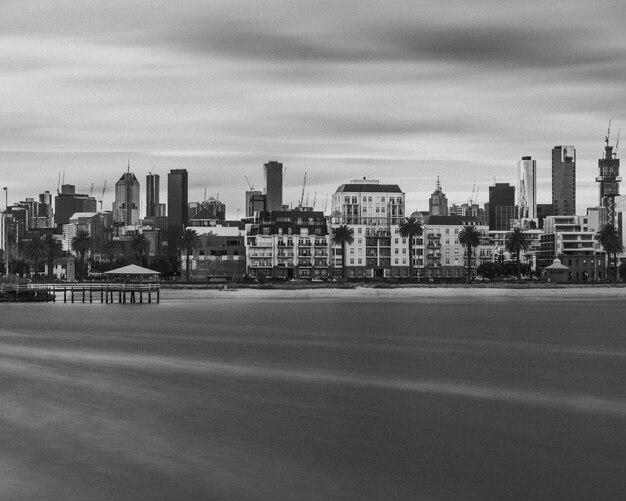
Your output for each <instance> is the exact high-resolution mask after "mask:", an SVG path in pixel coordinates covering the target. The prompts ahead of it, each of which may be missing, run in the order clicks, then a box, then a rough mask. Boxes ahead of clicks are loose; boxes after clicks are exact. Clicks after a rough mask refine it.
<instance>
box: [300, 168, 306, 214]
mask: <svg viewBox="0 0 626 501" xmlns="http://www.w3.org/2000/svg"><path fill="white" fill-rule="evenodd" d="M305 188H306V172H305V173H304V182H303V183H302V194H301V195H300V207H302V204H303V203H304V189H305Z"/></svg>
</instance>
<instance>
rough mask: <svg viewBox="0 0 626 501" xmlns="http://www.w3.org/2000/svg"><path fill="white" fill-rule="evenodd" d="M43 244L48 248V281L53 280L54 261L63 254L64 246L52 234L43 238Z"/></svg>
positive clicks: (47, 234)
mask: <svg viewBox="0 0 626 501" xmlns="http://www.w3.org/2000/svg"><path fill="white" fill-rule="evenodd" d="M43 243H44V245H45V248H46V261H47V265H48V280H52V268H53V267H54V260H55V259H56V258H57V257H60V256H61V255H62V254H63V244H62V243H61V241H60V240H59V239H58V238H57V237H56V236H55V235H54V234H52V233H46V234H45V235H44V236H43Z"/></svg>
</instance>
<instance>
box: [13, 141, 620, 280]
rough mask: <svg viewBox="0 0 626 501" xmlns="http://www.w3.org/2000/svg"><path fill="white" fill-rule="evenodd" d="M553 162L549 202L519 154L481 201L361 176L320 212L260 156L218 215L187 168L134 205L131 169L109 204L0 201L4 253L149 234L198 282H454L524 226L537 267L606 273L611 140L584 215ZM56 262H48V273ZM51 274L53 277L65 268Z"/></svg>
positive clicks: (563, 164)
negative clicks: (189, 233) (233, 212)
mask: <svg viewBox="0 0 626 501" xmlns="http://www.w3.org/2000/svg"><path fill="white" fill-rule="evenodd" d="M551 170H552V191H551V195H552V199H551V201H550V202H549V203H539V200H538V196H537V163H536V161H535V160H533V159H532V158H531V157H530V156H523V157H522V158H521V159H520V160H519V161H518V162H517V183H516V185H510V184H509V183H496V182H495V181H494V184H493V185H492V186H489V187H488V193H489V200H488V202H487V203H486V204H484V206H482V207H481V206H479V204H478V203H477V202H476V199H477V194H478V190H477V187H476V185H474V188H473V190H472V195H471V196H470V198H469V200H468V201H467V202H464V203H460V204H455V203H452V204H450V203H449V201H448V197H447V196H446V194H445V192H444V188H443V187H442V184H441V182H440V180H439V178H438V177H437V178H436V182H435V189H434V191H433V192H432V194H431V196H430V198H429V200H428V210H408V211H407V207H406V194H405V192H404V191H403V190H402V189H401V188H400V186H398V185H397V184H385V183H383V182H381V181H379V180H376V179H370V178H362V179H357V180H352V181H349V182H346V183H345V184H342V185H340V186H339V187H337V189H336V191H335V193H334V194H333V195H332V197H331V206H330V210H328V211H327V207H325V209H324V210H323V211H322V210H315V208H314V205H315V204H313V206H308V203H305V200H304V197H301V199H300V203H299V204H298V206H297V207H290V206H287V205H285V204H284V201H283V177H284V168H283V164H282V163H280V162H278V161H268V162H267V163H265V164H264V165H263V178H264V187H263V190H260V189H255V188H254V186H253V185H252V184H250V183H249V182H248V184H249V190H246V191H245V194H244V195H245V214H242V215H243V216H244V217H242V218H241V219H236V220H227V218H226V206H225V204H224V203H223V202H221V201H220V200H219V199H218V197H208V198H207V197H206V192H205V200H202V201H189V200H188V191H189V190H188V187H189V177H188V172H187V171H186V170H185V169H172V170H171V171H170V172H169V173H168V176H167V203H162V202H161V200H160V176H159V175H158V174H153V173H152V172H150V173H148V174H147V175H146V178H145V196H144V197H143V200H144V201H145V206H144V207H142V206H141V200H142V197H141V184H140V182H139V179H138V177H137V176H136V175H135V174H134V173H133V172H131V170H130V165H129V166H128V167H127V169H126V172H124V173H123V174H122V175H121V177H120V178H119V180H118V181H117V182H116V183H115V200H114V202H113V206H112V208H111V210H104V209H103V207H102V197H103V196H104V192H105V190H106V181H105V186H104V188H103V190H102V193H101V194H100V196H99V197H98V198H96V197H94V196H93V194H92V193H90V194H85V193H76V191H75V186H73V185H71V184H65V183H63V184H61V183H59V187H58V188H57V193H56V195H53V194H52V193H50V192H49V191H45V192H44V193H41V194H40V195H39V196H38V197H37V198H36V199H35V198H26V199H25V200H23V201H19V202H17V203H13V204H7V205H8V206H7V208H6V210H5V211H4V214H3V215H4V217H3V218H2V235H3V239H2V246H1V248H2V249H3V250H4V253H5V257H6V258H7V261H8V257H10V258H11V259H20V258H21V259H24V257H25V255H24V252H23V249H24V248H25V244H27V243H28V242H29V241H32V240H34V239H37V238H40V236H41V235H43V234H48V233H49V234H53V235H55V236H56V238H57V239H58V240H59V241H60V242H61V243H62V247H63V250H64V251H65V252H66V253H67V254H76V252H75V251H74V249H73V248H72V241H73V239H74V238H75V237H76V235H77V234H79V232H87V233H88V234H89V236H90V237H91V243H90V248H89V252H88V258H89V260H90V262H91V263H94V262H98V261H105V260H109V261H112V259H113V258H114V257H115V256H112V255H111V251H110V249H111V245H110V244H111V243H114V244H115V248H116V249H117V253H118V255H123V256H126V257H127V258H128V259H129V260H133V258H136V256H137V248H136V244H135V243H134V241H135V239H136V237H137V236H138V235H143V237H145V240H147V242H148V244H147V253H146V255H147V257H149V258H152V259H159V258H160V259H170V260H174V261H176V262H177V263H178V265H179V266H180V268H181V270H180V272H181V273H189V276H190V278H191V279H193V280H197V281H211V280H221V279H234V278H240V277H251V278H261V277H263V278H272V279H284V280H290V279H311V280H318V279H319V280H325V279H333V278H335V277H339V276H341V274H342V272H343V270H344V269H345V270H347V276H348V278H353V279H402V278H405V279H406V278H409V277H410V275H411V274H413V277H412V278H416V277H417V278H425V279H426V278H432V279H435V278H436V279H461V278H465V275H466V273H467V265H468V259H469V260H470V261H471V265H472V273H473V274H475V273H476V270H477V268H478V267H479V266H480V265H481V264H484V263H487V262H494V261H496V260H498V259H510V258H511V256H507V255H506V252H505V246H504V242H505V239H506V236H507V234H508V233H509V232H511V231H512V230H513V229H514V228H521V229H522V230H524V231H525V232H526V234H527V235H528V237H529V238H530V240H531V247H530V249H529V250H528V251H527V252H526V253H525V254H524V255H523V256H522V259H523V260H524V262H525V263H527V264H528V266H529V267H530V268H531V269H532V270H533V271H534V273H535V274H536V275H540V274H541V272H542V270H544V269H546V268H547V267H548V266H550V265H551V264H552V263H553V262H554V260H555V259H559V260H560V262H561V263H562V264H563V266H566V267H567V269H568V273H569V277H570V279H571V280H577V281H585V280H595V279H599V278H603V277H604V276H606V260H605V256H604V253H603V250H602V249H601V248H600V247H599V246H598V244H597V242H596V240H595V238H594V236H595V234H596V232H598V231H599V229H600V228H602V227H603V226H604V225H607V224H613V225H615V226H616V227H617V228H618V231H619V234H620V237H621V238H622V240H623V241H624V243H626V238H625V237H626V235H625V232H624V231H623V225H624V218H625V214H626V197H625V196H622V195H620V193H619V183H620V182H621V177H620V176H619V159H617V155H616V153H615V151H614V148H613V146H611V145H609V140H608V136H607V140H606V146H605V152H604V155H603V157H602V158H600V159H599V160H598V177H597V178H596V181H597V183H598V186H599V198H598V205H597V206H596V207H590V208H588V209H587V210H586V213H585V214H584V215H577V214H576V149H575V148H574V147H573V146H562V145H561V146H555V147H554V148H553V149H552V165H551ZM246 180H247V178H246ZM305 182H306V176H305ZM5 191H6V190H5ZM92 191H93V186H92ZM303 191H304V190H303ZM303 195H304V192H303ZM327 205H328V203H327ZM407 218H414V219H415V220H417V221H418V222H419V223H420V224H421V226H422V230H423V231H422V234H421V235H416V236H415V237H413V239H412V241H411V242H408V240H407V238H406V237H403V236H402V232H401V231H400V227H401V225H402V223H403V221H406V219H407ZM468 225H471V226H475V227H476V229H477V230H478V231H479V232H480V235H481V241H480V245H479V246H478V247H477V248H476V250H475V252H474V253H473V254H472V255H471V256H468V255H467V252H466V250H465V248H464V247H463V246H462V245H461V244H460V242H459V238H458V237H459V233H460V232H461V231H462V230H463V228H464V227H466V226H468ZM340 226H347V227H349V228H350V229H351V231H352V234H353V235H354V239H353V241H352V242H349V243H348V244H347V245H346V246H345V249H344V250H342V247H341V245H339V243H337V242H334V241H333V234H334V231H335V230H336V228H338V227H340ZM187 229H192V230H194V232H195V233H196V234H197V235H199V237H200V238H199V243H198V244H197V245H195V246H194V247H193V249H192V250H191V252H190V255H189V259H187V256H186V253H187V249H186V248H185V247H184V246H181V241H180V239H181V234H182V233H183V232H184V231H185V230H187ZM191 254H193V255H191ZM139 257H140V258H141V255H140V256H139ZM63 259H67V256H65V257H64V258H63ZM187 263H188V264H187ZM187 266H188V267H189V269H187ZM61 269H63V267H56V266H55V270H61ZM58 273H59V276H61V273H62V272H61V271H59V272H58ZM63 278H68V277H66V276H63Z"/></svg>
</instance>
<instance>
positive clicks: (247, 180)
mask: <svg viewBox="0 0 626 501" xmlns="http://www.w3.org/2000/svg"><path fill="white" fill-rule="evenodd" d="M243 177H245V178H246V183H248V187H249V188H250V191H254V185H253V184H252V183H251V182H250V180H249V179H248V176H246V175H244V176H243Z"/></svg>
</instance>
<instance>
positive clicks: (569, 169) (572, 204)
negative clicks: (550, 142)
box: [552, 146, 576, 216]
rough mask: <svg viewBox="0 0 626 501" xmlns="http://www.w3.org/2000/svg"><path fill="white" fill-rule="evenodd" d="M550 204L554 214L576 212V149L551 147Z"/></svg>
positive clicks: (569, 214) (564, 214)
mask: <svg viewBox="0 0 626 501" xmlns="http://www.w3.org/2000/svg"><path fill="white" fill-rule="evenodd" d="M552 205H553V208H554V215H555V216H573V215H575V214H576V149H575V148H574V147H573V146H555V147H554V148H552Z"/></svg>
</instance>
